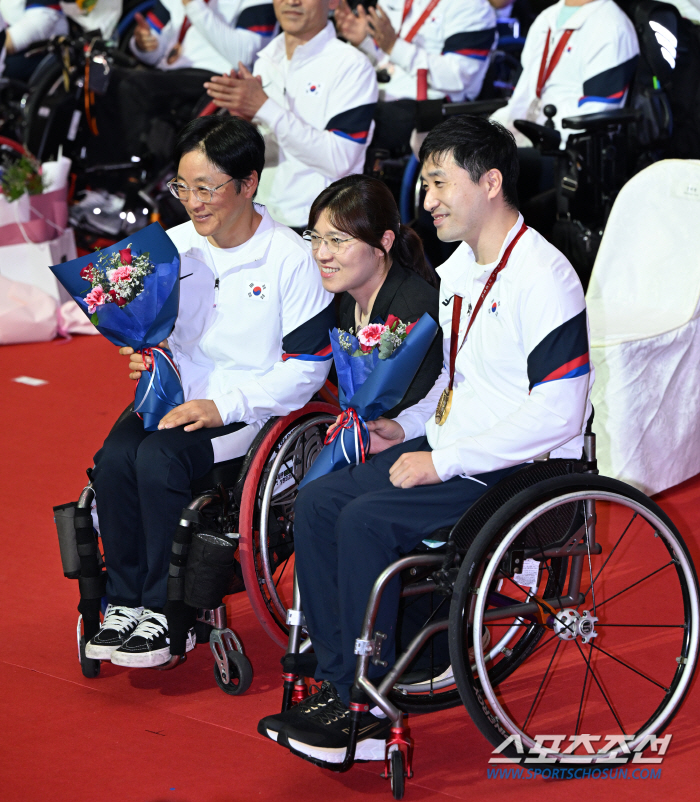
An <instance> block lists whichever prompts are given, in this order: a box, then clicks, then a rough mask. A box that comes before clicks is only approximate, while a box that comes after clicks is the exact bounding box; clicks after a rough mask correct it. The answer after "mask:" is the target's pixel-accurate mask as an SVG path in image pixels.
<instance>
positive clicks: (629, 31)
mask: <svg viewBox="0 0 700 802" xmlns="http://www.w3.org/2000/svg"><path fill="white" fill-rule="evenodd" d="M563 5H564V0H559V2H558V3H557V4H556V5H553V6H550V7H549V8H546V9H545V10H544V11H543V12H542V13H541V14H540V15H539V16H538V17H537V19H536V20H535V21H534V22H533V23H532V27H531V28H530V30H529V31H528V34H527V39H526V40H525V47H524V48H523V54H522V59H521V60H522V65H523V71H522V74H521V75H520V78H519V79H518V83H517V85H516V87H515V91H514V92H513V96H512V97H511V99H510V100H509V102H508V105H507V106H505V107H504V108H502V109H499V110H498V111H497V112H496V113H495V114H494V115H493V116H492V119H494V120H497V121H498V122H500V123H503V125H505V126H507V127H508V128H509V129H510V130H511V131H512V132H513V133H514V134H515V139H516V141H517V143H518V145H520V146H521V147H532V143H531V142H530V140H529V139H528V138H527V137H525V136H523V135H522V134H521V133H519V132H518V131H516V130H515V128H514V127H513V120H531V121H532V122H536V123H539V124H540V125H543V124H544V123H545V121H546V119H547V118H546V117H545V116H544V112H543V109H544V107H545V106H546V105H547V104H549V103H551V104H553V105H555V106H556V107H557V114H556V116H555V117H554V125H555V127H556V128H557V129H558V130H559V131H560V132H561V134H562V143H565V142H566V139H567V138H568V136H569V135H570V134H571V133H573V131H571V130H570V129H562V127H561V120H562V118H564V117H575V116H578V115H580V114H594V113H595V112H599V111H604V110H606V109H611V108H621V107H622V106H624V104H625V99H626V98H627V89H628V87H629V85H630V81H631V80H632V77H633V75H634V72H635V69H636V66H637V57H638V55H639V43H638V42H637V34H636V33H635V30H634V26H633V25H632V22H631V21H630V19H629V17H627V15H626V14H625V13H624V12H623V11H622V10H621V9H620V8H619V7H618V6H617V5H616V4H615V2H614V0H593V2H592V3H587V4H586V5H585V6H581V8H579V10H578V11H577V12H576V13H575V14H574V15H573V16H571V17H570V18H569V19H568V21H567V22H566V23H565V24H564V25H563V27H561V28H559V27H558V26H557V19H558V17H559V10H560V9H561V7H562V6H563ZM567 29H568V30H572V31H573V34H572V35H571V38H570V39H569V41H568V43H567V46H566V48H565V49H564V52H563V53H562V56H561V59H560V61H559V63H558V64H557V66H556V67H555V68H554V71H553V72H552V74H551V76H550V78H549V80H548V81H547V82H546V83H545V85H544V88H543V91H542V97H541V99H539V100H538V99H537V96H536V91H535V90H536V88H537V77H538V75H539V71H540V65H541V63H542V55H543V53H544V47H545V42H546V40H547V32H549V53H548V58H549V59H551V57H552V53H553V52H554V50H555V48H556V46H557V43H558V42H559V40H560V38H561V36H562V34H563V33H564V31H566V30H567Z"/></svg>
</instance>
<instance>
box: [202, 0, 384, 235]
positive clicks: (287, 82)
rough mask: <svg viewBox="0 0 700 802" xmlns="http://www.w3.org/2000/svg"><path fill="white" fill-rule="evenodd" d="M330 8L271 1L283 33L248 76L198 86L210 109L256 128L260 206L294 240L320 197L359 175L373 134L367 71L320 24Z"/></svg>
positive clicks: (359, 57)
mask: <svg viewBox="0 0 700 802" xmlns="http://www.w3.org/2000/svg"><path fill="white" fill-rule="evenodd" d="M336 5H337V0H274V8H275V14H276V15H277V19H278V21H279V24H280V27H281V28H282V31H283V33H281V34H280V35H279V36H278V37H277V38H275V39H273V41H272V42H271V43H270V44H269V45H268V46H267V47H266V48H264V49H263V50H261V51H260V54H259V57H258V60H257V61H256V63H255V67H254V70H253V72H254V75H252V74H251V73H250V72H249V71H248V70H247V69H246V68H245V67H244V66H243V65H240V68H239V70H238V72H237V73H231V75H228V76H227V75H221V76H214V77H213V78H212V79H211V82H209V83H207V84H206V87H207V90H208V92H209V94H210V95H211V97H212V98H214V101H215V102H216V103H217V105H219V106H221V107H223V108H226V109H228V110H229V111H230V112H231V114H235V115H237V116H239V117H243V118H245V119H247V120H252V121H253V122H254V123H255V124H256V125H258V126H259V128H260V131H261V133H262V134H263V136H264V137H265V145H266V159H265V175H264V176H263V179H262V181H261V183H260V200H261V201H262V202H263V203H265V205H266V206H267V208H268V209H269V211H270V214H271V215H272V217H273V218H274V219H275V220H278V221H279V222H281V223H284V224H285V225H288V226H291V227H292V228H294V229H296V230H298V231H299V233H301V231H302V230H303V229H304V227H305V224H306V221H307V219H308V216H309V209H310V207H311V203H312V202H313V200H314V198H315V197H316V196H317V195H318V194H319V193H320V192H321V190H323V189H325V188H326V187H327V186H328V185H329V184H331V183H332V182H333V181H336V180H337V179H339V178H342V177H343V176H346V175H351V174H352V173H361V172H362V167H363V164H364V158H365V151H366V149H367V144H368V142H369V141H370V140H371V138H372V131H373V128H374V123H373V122H372V118H373V115H374V110H375V106H376V103H377V96H378V90H377V79H376V76H375V73H374V69H373V68H372V65H371V64H370V62H369V60H368V59H367V57H366V56H365V55H364V54H363V53H360V52H359V51H358V50H356V49H355V48H354V47H352V46H351V45H348V44H346V43H344V42H341V41H340V40H339V39H337V38H336V35H335V29H334V27H333V25H332V23H330V22H329V21H328V12H329V10H331V9H333V8H335V6H336Z"/></svg>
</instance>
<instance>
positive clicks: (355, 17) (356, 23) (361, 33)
mask: <svg viewBox="0 0 700 802" xmlns="http://www.w3.org/2000/svg"><path fill="white" fill-rule="evenodd" d="M355 11H356V12H357V13H353V12H352V11H351V9H350V6H349V5H348V3H347V0H340V3H339V4H338V8H336V10H335V14H334V18H335V26H336V30H337V31H338V33H339V34H340V36H342V37H343V39H347V40H348V42H350V43H352V44H353V45H359V44H362V42H363V41H364V40H365V38H366V37H367V36H368V35H369V25H368V22H369V17H368V16H367V12H366V11H365V7H364V6H363V5H358V6H357V8H356V9H355Z"/></svg>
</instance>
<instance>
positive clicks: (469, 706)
mask: <svg viewBox="0 0 700 802" xmlns="http://www.w3.org/2000/svg"><path fill="white" fill-rule="evenodd" d="M435 541H443V545H442V547H441V548H440V549H434V548H420V549H419V550H417V551H415V552H413V553H411V554H409V555H407V556H405V557H402V558H401V559H400V560H398V561H397V562H395V563H393V564H392V565H390V566H389V567H387V568H386V570H385V571H383V572H382V574H380V576H379V577H378V578H377V580H376V582H375V583H374V587H373V588H372V591H371V593H370V597H369V600H368V603H367V608H366V612H365V618H364V623H363V627H362V631H361V632H360V633H358V634H359V637H358V638H357V640H356V641H355V654H356V655H358V657H357V668H356V674H355V683H354V687H353V689H352V691H351V704H350V722H351V723H350V741H349V746H348V749H347V751H346V754H345V757H344V759H343V760H342V762H339V763H329V762H324V761H320V760H317V759H316V758H313V757H309V756H306V755H301V754H300V755H299V756H300V757H304V758H305V759H307V760H310V761H311V762H313V763H316V764H317V765H320V766H322V767H324V768H327V769H331V770H333V771H338V772H343V771H347V770H348V769H349V768H350V767H351V766H352V765H353V761H354V751H355V746H356V743H357V734H358V728H359V720H360V716H361V714H362V712H365V711H367V710H369V708H370V707H372V706H375V705H376V706H378V707H380V708H381V709H382V710H383V711H384V713H385V714H386V715H387V716H388V717H389V719H390V720H391V721H392V723H393V727H392V730H391V736H390V737H389V739H388V740H387V741H386V746H385V753H384V756H383V759H384V772H383V774H382V776H383V777H385V778H390V780H391V789H392V793H393V796H394V798H395V799H401V798H402V796H403V793H404V784H405V779H406V778H410V777H411V776H412V767H411V766H412V757H413V740H412V739H411V737H410V732H409V727H408V724H407V721H406V713H407V712H409V713H419V712H428V711H431V710H437V709H445V708H448V707H453V706H456V705H458V704H460V702H461V703H462V704H463V705H464V706H465V708H466V710H467V712H468V713H469V715H470V717H471V718H472V720H473V722H474V723H475V724H476V726H477V727H478V729H479V730H480V731H481V732H482V734H483V735H484V736H485V737H486V738H487V740H488V741H489V742H490V743H491V744H492V745H493V747H494V753H495V754H496V759H497V761H500V762H520V760H521V759H522V757H523V755H524V754H527V753H528V752H526V751H525V750H528V751H529V754H530V755H534V756H536V762H545V763H548V764H550V765H551V766H554V767H557V766H562V767H571V766H576V767H579V766H586V765H590V764H592V763H594V764H596V765H598V764H603V766H605V765H606V764H607V765H610V764H619V763H626V762H627V761H629V760H632V759H633V758H632V755H633V754H634V753H635V751H636V750H643V749H644V748H645V746H648V745H649V744H650V743H651V748H652V750H653V751H656V750H657V749H658V748H659V741H657V740H654V739H657V738H660V736H661V733H662V732H663V731H664V730H667V729H668V726H669V724H670V722H671V721H672V719H673V717H674V715H675V714H676V713H677V712H678V709H679V707H680V705H681V704H682V701H683V699H684V697H685V695H686V693H687V691H688V689H689V687H690V684H691V680H692V677H693V673H694V671H695V667H696V664H697V660H698V632H699V629H700V619H699V618H698V615H699V606H700V592H699V589H698V580H697V576H696V572H695V568H694V566H693V562H692V559H691V557H690V554H689V551H688V549H687V547H686V545H685V544H684V542H683V539H682V537H681V535H680V534H679V532H678V530H677V529H676V527H675V526H674V524H673V522H672V521H671V520H670V519H669V518H668V516H667V515H666V514H665V513H664V512H663V511H662V510H661V509H660V508H659V507H658V506H657V505H656V504H655V503H654V502H653V501H652V500H651V499H649V498H648V497H646V496H645V495H644V494H643V493H641V492H639V491H638V490H636V489H635V488H633V487H631V486H629V485H626V484H623V483H622V482H619V481H617V480H613V479H609V478H607V477H603V476H599V475H598V471H597V468H596V459H595V435H594V434H593V431H592V429H591V426H590V423H589V426H588V428H587V431H586V434H585V443H584V452H583V455H582V458H581V459H580V460H561V459H544V460H542V461H535V462H533V463H530V464H528V465H526V466H524V467H523V468H522V469H521V470H519V471H517V472H516V473H514V474H512V475H510V476H509V477H507V478H506V479H504V480H503V481H501V482H500V483H499V484H498V485H497V486H495V487H494V488H492V489H491V490H489V491H487V492H486V493H485V494H484V495H483V496H482V497H481V498H480V499H479V500H478V501H477V502H476V503H475V504H474V505H472V506H471V507H470V508H469V509H468V510H467V511H466V512H465V513H464V514H463V515H462V517H461V518H460V519H459V520H458V521H457V523H456V524H455V525H454V526H453V527H452V529H451V530H449V531H448V532H445V531H439V532H436V533H434V534H433V535H431V536H430V538H429V539H428V541H427V542H428V543H430V544H431V546H434V545H435ZM424 543H425V541H424ZM397 574H400V575H401V578H402V591H401V593H402V599H403V600H406V599H409V598H411V597H415V596H417V595H419V594H438V595H441V596H442V598H443V600H444V601H443V603H442V605H440V607H439V608H438V609H436V610H435V612H434V613H433V614H431V616H430V617H429V619H428V620H427V621H426V623H425V626H424V627H423V628H422V629H421V630H420V631H419V632H418V633H417V634H415V636H414V637H413V639H412V640H411V642H410V643H409V644H408V647H407V648H406V649H405V650H404V651H403V653H402V654H400V655H398V650H397V659H396V662H395V664H394V665H393V666H392V667H391V668H390V670H389V671H388V673H386V674H385V676H383V677H382V678H380V679H379V680H378V681H376V682H375V683H373V682H372V681H370V680H369V679H368V669H369V666H370V664H371V663H372V664H374V665H379V666H385V667H386V662H382V657H381V650H382V641H383V640H384V638H385V637H386V636H385V635H384V634H383V633H381V632H377V631H375V629H374V625H375V620H376V616H377V611H378V609H379V605H380V603H381V597H382V593H383V591H384V589H385V588H386V586H387V584H388V583H389V582H390V581H391V579H392V578H393V577H395V576H396V575H397ZM440 609H442V615H441V616H437V613H438V612H439V610H440ZM289 620H290V624H291V626H290V635H289V642H288V647H287V655H286V657H285V660H284V673H283V682H284V691H283V703H282V710H283V711H284V710H287V709H289V707H290V706H291V705H293V704H295V703H297V702H298V701H301V700H302V699H303V698H305V696H306V694H307V687H306V682H305V677H307V676H312V675H313V670H314V668H315V666H314V659H313V655H312V654H311V653H310V651H311V649H312V645H311V643H310V641H309V639H308V638H305V634H306V633H305V630H304V619H303V605H302V600H301V599H300V596H299V591H298V588H297V587H296V585H295V589H294V605H293V607H292V609H290V611H289ZM442 632H447V634H448V640H449V656H450V667H449V668H448V669H445V668H444V667H443V666H433V667H432V674H431V677H430V679H428V680H423V681H422V682H418V683H416V682H412V681H410V680H409V681H407V679H408V678H409V675H408V673H407V670H408V669H410V666H411V663H412V662H413V660H414V658H415V656H416V655H417V654H418V653H419V652H420V650H421V649H424V648H425V645H426V643H428V642H429V641H431V639H433V638H434V637H435V636H436V635H437V634H439V633H442ZM544 733H547V735H544ZM582 734H585V737H583V736H582ZM579 736H582V737H579ZM666 738H669V736H666ZM587 739H588V740H587ZM586 743H587V744H588V745H587V746H586ZM591 744H593V746H592V745H591ZM594 749H595V750H597V751H594ZM292 751H293V750H292ZM297 754H298V753H297ZM530 762H532V760H531V759H530Z"/></svg>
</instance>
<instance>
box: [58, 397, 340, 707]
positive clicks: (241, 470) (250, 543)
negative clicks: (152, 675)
mask: <svg viewBox="0 0 700 802" xmlns="http://www.w3.org/2000/svg"><path fill="white" fill-rule="evenodd" d="M130 413H131V406H130V407H128V408H127V409H126V410H125V411H124V412H123V413H122V416H124V415H127V414H130ZM337 414H338V408H337V407H336V406H333V405H332V404H330V403H327V402H326V401H322V400H320V401H311V402H309V403H308V404H307V405H306V406H305V407H303V408H302V409H300V410H297V411H296V412H292V413H290V414H289V415H287V416H286V417H283V418H278V417H273V418H271V419H270V420H268V421H267V423H266V424H265V425H264V426H263V427H262V428H261V429H260V431H259V432H258V434H257V436H256V438H255V440H254V441H253V443H252V444H251V446H250V448H249V449H248V452H247V453H246V455H245V456H242V457H239V458H236V459H232V460H227V461H225V462H220V463H217V464H216V465H215V466H214V467H213V468H212V470H211V472H210V473H209V474H207V475H206V476H204V477H202V478H200V479H197V480H195V481H194V482H193V483H192V486H191V489H192V496H193V500H192V502H191V503H190V504H189V505H188V506H187V507H186V508H185V509H184V510H183V512H182V516H181V520H180V524H179V526H178V528H177V532H176V533H175V536H174V541H173V547H172V556H171V564H170V571H169V577H168V601H167V604H166V607H165V611H164V612H165V614H166V616H167V618H168V623H169V629H170V639H171V650H172V654H173V657H172V658H171V660H170V662H169V663H167V664H166V665H165V666H159V668H161V669H172V668H174V667H175V666H177V665H178V664H179V663H181V662H184V659H185V638H186V634H187V629H189V627H190V626H191V625H192V624H194V623H195V614H196V624H195V631H196V634H197V640H198V642H200V643H202V642H209V644H210V648H211V650H212V652H213V655H214V659H215V666H214V675H215V679H216V682H217V684H218V685H219V687H221V688H222V690H224V691H225V692H226V693H228V694H232V695H237V694H240V693H243V692H244V691H245V690H246V689H247V688H248V687H249V686H250V682H251V681H252V667H251V665H250V662H249V661H248V659H247V657H245V654H244V652H243V646H242V644H241V642H240V640H239V639H238V638H237V636H236V635H235V633H234V632H232V630H230V629H229V628H228V626H227V622H226V607H225V605H224V604H223V601H222V598H223V597H224V596H227V595H229V594H231V593H237V592H241V591H243V590H245V591H246V592H247V594H248V598H249V600H250V603H251V606H252V608H253V611H254V612H255V615H256V616H257V617H258V619H259V621H260V623H261V625H262V627H263V629H264V630H265V631H266V632H267V633H268V635H270V637H271V638H272V639H273V640H275V641H276V642H277V643H279V644H281V645H284V644H286V641H287V637H286V636H287V628H286V626H287V625H286V609H287V606H288V604H287V585H288V584H291V579H292V571H291V570H289V569H290V568H291V566H292V565H293V559H292V558H293V553H294V537H293V531H294V499H295V498H296V493H297V488H298V485H299V483H300V482H301V480H302V479H303V478H304V476H305V475H306V472H307V471H308V469H309V468H310V466H311V465H312V464H313V462H314V460H315V458H316V456H317V455H318V453H319V452H320V450H321V448H322V447H323V440H324V436H325V432H326V430H327V429H328V426H329V425H330V424H331V423H333V422H334V421H335V419H336V417H337ZM120 419H121V418H120ZM89 475H90V471H88V476H89ZM94 497H95V492H94V490H93V487H92V484H91V483H88V485H87V486H86V487H85V488H84V489H83V491H82V493H81V494H80V498H79V500H78V502H77V503H74V504H68V505H61V506H60V507H56V508H54V514H55V520H56V523H57V528H58V531H59V544H60V546H61V558H62V562H63V569H64V575H65V576H66V577H68V578H72V579H77V580H78V585H79V590H80V603H79V605H78V612H79V613H80V616H79V619H78V628H77V640H78V652H79V659H80V665H81V669H82V673H83V676H85V677H87V678H95V677H97V676H98V675H99V673H100V661H99V660H92V659H90V658H88V657H86V656H85V644H86V643H87V641H88V640H90V638H92V637H93V636H94V635H95V634H96V633H97V632H98V630H99V627H100V623H101V619H100V613H101V612H103V610H104V606H105V604H104V600H103V596H104V589H105V583H106V576H107V571H108V570H109V565H107V566H105V562H104V559H103V557H102V554H101V553H100V543H99V533H98V531H97V530H96V529H95V528H94V526H93V519H92V511H91V508H92V504H93V500H94ZM197 536H203V537H204V538H205V539H206V540H207V541H209V542H210V543H214V544H215V545H219V546H222V545H223V546H224V547H228V550H229V552H230V553H231V557H232V559H231V560H230V564H229V568H228V569H227V570H226V574H227V578H226V586H225V587H224V588H222V589H221V590H220V595H219V596H218V597H217V598H216V599H215V600H213V601H211V602H210V603H209V606H207V607H206V608H202V609H196V610H195V609H194V608H193V607H190V606H189V605H187V604H186V601H187V600H188V592H187V591H186V582H185V580H186V574H187V571H186V569H187V558H188V553H189V551H190V546H191V544H192V542H193V539H194V538H195V537H197ZM285 578H287V579H288V580H289V581H288V582H286V581H285Z"/></svg>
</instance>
